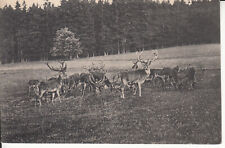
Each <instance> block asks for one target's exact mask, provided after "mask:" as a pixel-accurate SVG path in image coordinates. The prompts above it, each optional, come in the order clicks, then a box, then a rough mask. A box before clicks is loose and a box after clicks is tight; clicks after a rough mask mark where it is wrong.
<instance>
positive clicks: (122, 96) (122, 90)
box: [121, 87, 125, 99]
mask: <svg viewBox="0 0 225 148" xmlns="http://www.w3.org/2000/svg"><path fill="white" fill-rule="evenodd" d="M121 92H122V95H121V98H123V99H124V98H125V96H124V87H121Z"/></svg>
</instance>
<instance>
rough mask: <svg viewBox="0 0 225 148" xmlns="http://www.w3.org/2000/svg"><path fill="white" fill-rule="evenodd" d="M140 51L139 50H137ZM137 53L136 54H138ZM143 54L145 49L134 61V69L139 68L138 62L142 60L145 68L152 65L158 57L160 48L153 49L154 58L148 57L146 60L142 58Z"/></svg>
mask: <svg viewBox="0 0 225 148" xmlns="http://www.w3.org/2000/svg"><path fill="white" fill-rule="evenodd" d="M137 53H138V52H137ZM137 53H136V54H137ZM142 54H143V51H141V53H140V54H139V55H138V58H137V60H136V61H135V62H133V66H132V69H138V63H139V62H140V63H141V64H142V65H143V67H144V69H146V68H148V67H149V65H151V63H152V62H153V61H155V60H157V59H158V50H153V58H152V59H147V60H144V59H142V58H141V55H142Z"/></svg>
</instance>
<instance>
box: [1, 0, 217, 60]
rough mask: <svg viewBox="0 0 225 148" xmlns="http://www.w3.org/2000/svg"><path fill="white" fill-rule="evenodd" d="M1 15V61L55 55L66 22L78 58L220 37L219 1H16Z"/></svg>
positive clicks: (201, 41) (5, 7) (37, 58)
mask: <svg viewBox="0 0 225 148" xmlns="http://www.w3.org/2000/svg"><path fill="white" fill-rule="evenodd" d="M0 20H1V21H0V40H1V41H0V61H1V63H2V64H5V63H18V62H28V61H39V60H54V59H56V58H57V57H53V56H52V55H51V54H50V50H51V49H52V48H53V46H54V39H55V37H56V32H57V30H59V29H61V28H65V27H66V28H68V29H69V30H70V31H71V32H73V33H74V34H75V36H76V37H78V38H79V39H80V43H81V44H80V49H81V50H82V52H81V53H80V55H79V58H82V57H92V56H100V55H111V54H122V53H127V52H135V51H140V50H151V49H158V48H164V47H171V46H182V45H193V44H203V43H219V42H220V5H219V0H192V1H189V3H186V2H185V1H183V0H175V2H174V3H173V4H171V3H170V2H169V1H163V2H160V1H153V0H113V1H112V2H109V1H105V0H104V1H103V0H99V1H95V0H61V5H59V6H57V7H56V6H54V4H52V3H51V2H49V1H48V0H46V1H45V3H44V5H38V4H33V5H32V6H31V7H27V5H26V3H25V2H23V3H19V2H18V1H17V2H16V5H15V7H12V6H10V5H6V6H4V7H3V8H0ZM74 58H78V56H77V57H74Z"/></svg>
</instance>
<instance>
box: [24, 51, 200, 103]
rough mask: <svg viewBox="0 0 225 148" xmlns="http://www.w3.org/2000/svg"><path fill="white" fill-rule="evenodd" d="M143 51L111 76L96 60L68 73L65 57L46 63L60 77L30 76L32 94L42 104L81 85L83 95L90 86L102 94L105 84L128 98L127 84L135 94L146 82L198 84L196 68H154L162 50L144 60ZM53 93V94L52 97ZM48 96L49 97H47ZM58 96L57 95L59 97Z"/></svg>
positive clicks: (191, 86)
mask: <svg viewBox="0 0 225 148" xmlns="http://www.w3.org/2000/svg"><path fill="white" fill-rule="evenodd" d="M142 53H143V51H142V52H141V53H138V54H139V55H138V58H137V60H136V61H135V62H133V66H132V68H131V70H127V71H121V72H118V73H116V74H114V76H113V77H112V79H109V78H108V77H107V76H106V73H107V72H106V70H104V66H101V67H98V66H94V64H93V65H92V66H91V67H89V68H85V69H87V70H88V72H86V73H80V74H79V73H74V74H72V75H70V76H67V74H66V70H67V65H66V63H65V61H59V63H60V67H58V68H56V67H53V66H50V65H49V64H48V63H46V65H47V67H48V68H49V69H50V70H52V71H55V72H57V73H58V76H57V77H52V78H50V79H48V80H46V81H39V80H30V81H29V82H28V86H29V88H28V96H29V97H32V98H35V106H36V104H37V103H39V105H40V106H41V104H42V101H44V100H47V102H49V101H51V102H52V103H53V104H54V101H55V100H56V99H57V98H58V99H59V101H60V102H61V96H62V95H66V94H68V92H72V91H75V90H76V89H79V91H81V96H82V97H84V95H85V92H86V90H87V89H89V91H94V92H95V93H96V94H100V93H101V91H102V90H103V89H104V88H110V90H111V91H113V90H116V91H118V90H119V91H120V92H121V98H125V90H126V88H131V89H132V90H133V94H134V95H136V92H137V88H138V92H139V97H141V96H142V93H141V92H142V84H143V83H145V82H152V84H153V86H157V87H160V88H163V89H165V88H167V87H168V86H170V87H171V86H172V87H174V88H175V89H183V88H188V89H193V88H194V86H195V83H196V82H195V69H194V68H193V67H190V65H189V66H188V67H186V68H185V69H180V68H179V66H176V67H174V68H170V67H164V68H162V69H151V68H150V65H151V63H152V62H154V61H155V60H157V59H158V51H157V50H154V51H153V58H152V59H147V60H144V59H142V58H141V55H142ZM50 95H51V97H49V96H50ZM46 96H47V97H46ZM56 96H57V97H56Z"/></svg>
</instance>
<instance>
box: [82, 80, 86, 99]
mask: <svg viewBox="0 0 225 148" xmlns="http://www.w3.org/2000/svg"><path fill="white" fill-rule="evenodd" d="M86 86H87V84H86V83H83V86H82V98H83V97H84V91H85V90H86Z"/></svg>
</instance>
